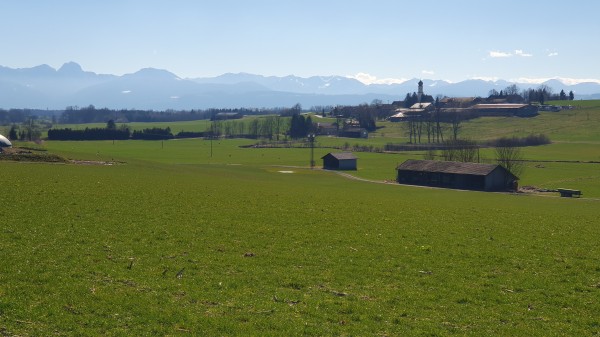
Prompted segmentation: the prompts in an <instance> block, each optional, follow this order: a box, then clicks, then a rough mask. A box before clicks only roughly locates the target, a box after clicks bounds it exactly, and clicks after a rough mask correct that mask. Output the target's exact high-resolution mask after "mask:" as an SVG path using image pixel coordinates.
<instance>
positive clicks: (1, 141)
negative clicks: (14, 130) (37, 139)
mask: <svg viewBox="0 0 600 337" xmlns="http://www.w3.org/2000/svg"><path fill="white" fill-rule="evenodd" d="M3 147H12V144H11V142H10V140H8V138H6V137H4V136H3V135H0V152H2V148H3Z"/></svg>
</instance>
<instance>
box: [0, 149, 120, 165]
mask: <svg viewBox="0 0 600 337" xmlns="http://www.w3.org/2000/svg"><path fill="white" fill-rule="evenodd" d="M0 160H6V161H16V162H38V163H65V164H75V165H118V164H124V162H119V161H97V160H75V159H66V158H64V157H61V156H59V155H57V154H53V153H48V152H47V150H45V149H35V148H29V147H13V148H4V149H2V153H0Z"/></svg>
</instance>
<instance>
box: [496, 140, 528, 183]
mask: <svg viewBox="0 0 600 337" xmlns="http://www.w3.org/2000/svg"><path fill="white" fill-rule="evenodd" d="M495 152H496V161H497V162H498V164H500V165H501V166H502V167H504V168H505V169H507V170H508V171H509V172H510V173H512V174H513V175H514V176H515V177H517V178H518V177H519V176H521V174H523V171H524V170H525V163H524V162H523V155H522V153H521V148H519V147H517V146H514V145H512V144H510V143H509V142H501V144H498V145H497V146H496V150H495Z"/></svg>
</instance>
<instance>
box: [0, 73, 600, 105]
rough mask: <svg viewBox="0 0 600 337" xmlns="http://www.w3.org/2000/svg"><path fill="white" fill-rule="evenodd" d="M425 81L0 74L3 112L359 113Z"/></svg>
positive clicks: (583, 94)
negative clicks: (315, 109) (341, 108)
mask: <svg viewBox="0 0 600 337" xmlns="http://www.w3.org/2000/svg"><path fill="white" fill-rule="evenodd" d="M418 81H419V79H412V80H409V81H406V82H403V83H399V84H389V85H388V84H370V85H367V84H364V83H362V82H360V81H358V80H356V79H352V78H348V77H343V76H313V77H308V78H302V77H297V76H291V75H290V76H284V77H276V76H261V75H254V74H247V73H238V74H232V73H228V74H223V75H220V76H217V77H210V78H181V77H179V76H177V75H175V74H173V73H171V72H169V71H167V70H161V69H154V68H145V69H141V70H139V71H137V72H135V73H132V74H126V75H122V76H116V75H106V74H96V73H94V72H89V71H84V70H83V69H82V68H81V66H80V65H79V64H77V63H75V62H69V63H65V64H64V65H63V66H62V67H60V68H59V69H54V68H52V67H50V66H48V65H40V66H36V67H33V68H19V69H13V68H8V67H3V66H0V108H4V109H9V108H32V109H51V110H53V109H64V108H65V107H67V106H88V105H94V106H95V107H97V108H103V107H107V108H111V109H152V110H166V109H188V110H189V109H207V108H240V107H246V108H272V107H290V106H293V105H294V104H296V103H300V104H301V105H302V106H303V107H305V108H308V107H312V106H325V105H356V104H361V103H370V102H372V101H373V100H375V99H377V100H381V101H382V102H384V103H386V102H392V101H396V100H403V99H404V97H405V96H406V94H407V93H412V92H415V91H416V90H417V82H418ZM423 83H424V91H425V93H426V94H429V95H432V96H434V97H435V96H436V95H444V96H448V97H473V96H482V97H484V96H487V95H488V93H489V91H490V90H492V89H496V90H498V91H500V90H502V89H504V88H506V87H507V86H509V85H511V84H516V85H517V86H518V87H519V88H520V89H526V88H529V87H533V88H535V87H538V86H539V85H540V84H526V83H513V82H508V81H504V80H498V81H484V80H475V79H472V80H465V81H462V82H457V83H451V82H447V81H442V80H428V79H423ZM543 84H545V85H547V86H548V87H550V88H552V89H553V90H554V92H559V91H560V90H564V91H565V92H567V93H568V92H569V91H571V90H572V91H573V92H574V93H575V95H576V96H575V97H576V99H592V98H600V84H598V83H594V82H587V83H580V84H576V85H567V84H564V83H562V82H560V81H558V80H549V81H547V82H544V83H543Z"/></svg>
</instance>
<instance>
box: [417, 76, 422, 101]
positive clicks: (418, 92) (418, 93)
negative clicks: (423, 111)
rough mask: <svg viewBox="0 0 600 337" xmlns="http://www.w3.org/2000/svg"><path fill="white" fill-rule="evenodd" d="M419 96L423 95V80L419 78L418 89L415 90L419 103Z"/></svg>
mask: <svg viewBox="0 0 600 337" xmlns="http://www.w3.org/2000/svg"><path fill="white" fill-rule="evenodd" d="M421 96H423V81H421V80H419V91H417V97H418V98H419V103H421Z"/></svg>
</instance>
